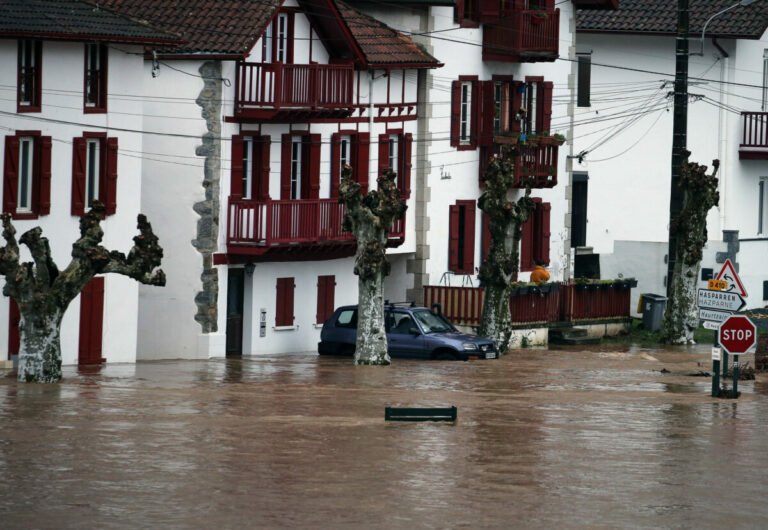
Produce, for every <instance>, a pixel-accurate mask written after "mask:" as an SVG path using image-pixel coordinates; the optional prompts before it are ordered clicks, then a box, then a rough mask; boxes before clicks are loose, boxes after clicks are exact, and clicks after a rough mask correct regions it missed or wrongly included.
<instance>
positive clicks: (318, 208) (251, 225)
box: [227, 199, 405, 247]
mask: <svg viewBox="0 0 768 530" xmlns="http://www.w3.org/2000/svg"><path fill="white" fill-rule="evenodd" d="M343 219H344V205H343V204H340V203H339V201H338V199H309V200H295V201H290V200H282V201H273V200H268V201H251V200H244V199H230V200H229V218H228V226H227V244H228V245H247V246H262V247H271V246H279V245H295V244H301V243H307V244H314V243H328V242H354V237H352V234H351V233H349V232H346V231H344V230H343V229H342V226H341V222H342V220H343ZM389 237H390V239H403V238H404V237H405V218H403V219H399V220H397V221H395V223H394V224H393V225H392V229H391V230H390V232H389Z"/></svg>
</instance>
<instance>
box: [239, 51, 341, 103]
mask: <svg viewBox="0 0 768 530" xmlns="http://www.w3.org/2000/svg"><path fill="white" fill-rule="evenodd" d="M353 79H354V70H353V67H352V65H347V64H282V63H240V64H239V65H238V69H237V88H236V94H235V114H236V115H244V114H247V113H248V112H249V111H254V110H256V111H258V110H264V109H271V110H278V109H284V108H286V107H287V108H303V109H346V108H348V107H350V106H352V102H353V87H354V85H353Z"/></svg>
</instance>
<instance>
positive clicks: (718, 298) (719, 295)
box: [697, 289, 746, 312]
mask: <svg viewBox="0 0 768 530" xmlns="http://www.w3.org/2000/svg"><path fill="white" fill-rule="evenodd" d="M697 305H698V306H699V308H701V309H714V310H716V311H730V312H734V311H738V310H739V309H741V308H742V307H744V306H745V305H746V302H745V301H744V299H743V298H742V297H741V296H740V295H739V294H738V293H731V292H727V291H710V290H708V289H699V300H698V304H697Z"/></svg>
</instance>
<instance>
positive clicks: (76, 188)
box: [72, 137, 85, 216]
mask: <svg viewBox="0 0 768 530" xmlns="http://www.w3.org/2000/svg"><path fill="white" fill-rule="evenodd" d="M84 213H85V138H82V137H80V138H74V139H73V140H72V215H77V216H80V215H83V214H84Z"/></svg>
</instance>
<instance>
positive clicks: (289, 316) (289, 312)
mask: <svg viewBox="0 0 768 530" xmlns="http://www.w3.org/2000/svg"><path fill="white" fill-rule="evenodd" d="M295 289H296V284H295V283H293V278H286V283H285V291H286V293H285V321H286V322H287V324H286V326H293V320H294V317H293V294H294V291H295Z"/></svg>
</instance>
